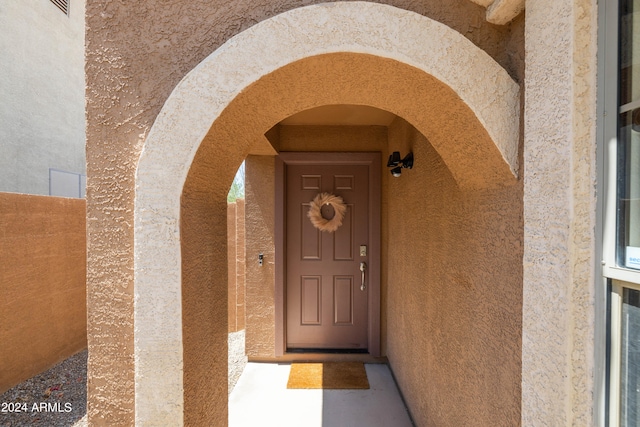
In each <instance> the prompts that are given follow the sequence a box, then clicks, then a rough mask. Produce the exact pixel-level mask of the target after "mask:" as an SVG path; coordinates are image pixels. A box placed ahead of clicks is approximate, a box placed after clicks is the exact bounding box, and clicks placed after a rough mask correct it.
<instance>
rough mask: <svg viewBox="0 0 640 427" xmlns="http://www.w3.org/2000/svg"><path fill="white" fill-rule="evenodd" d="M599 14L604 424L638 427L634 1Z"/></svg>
mask: <svg viewBox="0 0 640 427" xmlns="http://www.w3.org/2000/svg"><path fill="white" fill-rule="evenodd" d="M604 13H605V15H606V16H607V17H606V19H605V20H603V21H602V22H604V23H605V25H604V27H605V29H604V31H605V32H606V36H605V44H604V49H605V50H606V52H605V53H604V55H601V56H600V60H601V61H605V65H604V77H603V78H602V79H601V80H600V82H601V84H602V85H604V87H605V89H604V103H605V107H604V110H605V118H604V119H603V127H604V132H603V134H604V141H603V143H604V157H605V169H606V171H605V184H604V185H605V188H604V190H605V192H606V196H605V206H604V208H605V212H604V215H603V218H604V220H603V225H604V235H603V274H604V278H605V281H606V284H607V292H606V294H607V301H608V312H609V316H608V327H607V329H608V348H609V352H608V356H607V363H608V381H607V384H608V387H607V395H608V399H607V400H608V405H607V408H606V409H607V410H606V413H607V416H606V417H605V418H606V420H605V424H606V425H608V426H610V427H627V426H640V0H607V1H606V2H605V9H604ZM612 113H613V114H612Z"/></svg>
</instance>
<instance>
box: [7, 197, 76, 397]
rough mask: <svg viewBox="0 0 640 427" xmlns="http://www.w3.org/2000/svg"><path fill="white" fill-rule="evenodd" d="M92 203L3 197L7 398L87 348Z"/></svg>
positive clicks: (57, 199) (46, 198)
mask: <svg viewBox="0 0 640 427" xmlns="http://www.w3.org/2000/svg"><path fill="white" fill-rule="evenodd" d="M85 250H86V237H85V202H84V200H76V199H61V198H54V197H42V196H27V195H20V194H11V193H0V266H2V267H1V268H0V295H2V298H1V299H0V342H1V343H2V351H0V367H1V368H0V394H1V393H3V392H4V391H6V390H7V389H9V388H11V387H13V386H14V385H16V384H18V383H20V382H21V381H23V380H25V379H27V378H30V377H32V376H34V375H36V374H39V373H40V372H42V371H44V370H46V369H48V368H50V367H51V366H53V365H55V364H56V363H58V362H60V361H62V360H64V359H66V358H67V357H69V356H71V355H73V354H75V353H76V352H78V351H80V350H82V349H84V348H86V346H87V332H86V326H87V320H86V286H85V277H86V274H85V273H86V257H85V254H86V252H85Z"/></svg>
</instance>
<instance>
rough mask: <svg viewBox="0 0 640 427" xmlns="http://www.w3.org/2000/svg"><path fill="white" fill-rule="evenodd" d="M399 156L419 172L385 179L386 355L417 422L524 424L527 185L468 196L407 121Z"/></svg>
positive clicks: (396, 142) (397, 143)
mask: <svg viewBox="0 0 640 427" xmlns="http://www.w3.org/2000/svg"><path fill="white" fill-rule="evenodd" d="M396 150H397V151H400V152H401V153H405V152H407V151H413V153H414V156H415V166H414V168H413V169H412V170H408V171H403V173H402V176H401V177H399V178H393V177H391V176H390V175H389V174H386V175H385V179H386V180H387V187H388V190H387V192H388V199H387V203H386V204H385V206H386V209H387V214H386V215H385V217H386V222H387V227H388V230H389V234H388V238H386V239H383V241H384V242H386V246H387V251H386V252H387V254H388V261H387V266H386V273H387V277H386V298H385V299H386V301H387V308H386V313H387V314H386V315H387V356H388V358H389V362H390V365H391V368H392V369H393V372H394V374H395V376H396V378H397V381H398V385H399V387H400V390H401V391H402V394H403V396H404V398H405V400H406V402H407V405H408V407H409V410H410V411H411V413H412V416H413V419H414V420H415V421H416V424H417V425H418V426H505V427H506V426H517V425H520V379H521V371H520V369H521V365H520V350H521V325H522V320H521V319H522V288H521V283H522V250H523V245H522V182H521V181H519V182H517V183H514V184H513V185H511V186H505V187H501V188H495V189H488V190H485V191H465V190H462V189H461V188H460V187H458V186H457V185H456V183H455V180H454V179H453V176H452V175H451V173H450V171H449V170H448V168H447V167H446V166H445V165H444V163H443V161H442V159H441V158H440V156H438V154H437V152H435V150H434V149H433V147H432V146H431V145H430V144H429V141H428V140H427V139H425V137H424V136H422V135H420V134H419V133H417V132H416V131H415V129H412V128H411V127H410V126H409V125H407V124H406V122H404V121H403V120H402V119H396V120H395V121H394V122H393V123H392V125H391V126H390V127H389V151H396ZM452 402H455V404H452ZM528 425H536V424H535V423H533V424H528Z"/></svg>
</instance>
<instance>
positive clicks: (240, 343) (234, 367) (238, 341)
mask: <svg viewBox="0 0 640 427" xmlns="http://www.w3.org/2000/svg"><path fill="white" fill-rule="evenodd" d="M246 365H247V356H245V355H244V330H242V331H239V332H232V333H230V334H229V394H231V391H233V388H234V387H235V386H236V383H237V382H238V378H240V374H242V371H244V367H245V366H246Z"/></svg>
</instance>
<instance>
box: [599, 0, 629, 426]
mask: <svg viewBox="0 0 640 427" xmlns="http://www.w3.org/2000/svg"><path fill="white" fill-rule="evenodd" d="M618 6H619V0H605V1H602V2H599V5H598V7H599V10H598V24H599V28H600V30H599V35H598V45H599V46H598V52H600V53H599V55H598V76H599V78H598V87H599V89H598V129H599V131H598V157H599V161H598V166H599V172H598V188H597V191H598V194H599V195H601V197H599V198H598V204H599V208H598V212H597V214H598V224H599V227H598V229H599V230H601V233H602V234H601V241H602V246H601V248H598V249H601V254H600V256H601V259H602V263H601V266H600V268H599V270H600V271H599V272H598V274H597V276H596V277H601V278H602V280H600V281H599V283H598V284H597V286H596V295H595V296H596V332H595V335H596V336H595V341H596V342H595V348H596V353H595V358H596V366H597V370H596V373H595V375H596V378H595V381H596V392H595V396H594V399H595V405H594V411H595V416H596V418H595V419H596V420H597V422H598V425H601V426H609V427H618V426H619V423H620V357H621V339H620V338H621V335H620V332H621V327H622V323H621V322H622V295H623V289H624V288H630V289H636V290H640V271H638V270H633V269H630V268H625V267H624V266H619V265H617V264H616V251H617V245H616V234H617V230H616V227H617V212H616V210H617V200H616V199H617V187H616V186H617V148H618V147H617V143H618V139H617V135H618V115H619V113H620V111H619V108H618V84H619V83H618V59H619V58H618V25H619V23H618ZM635 104H640V100H634V101H632V102H631V103H629V104H627V105H626V107H630V106H635ZM608 283H610V284H611V288H610V289H611V291H610V292H609V288H608V286H607V285H608ZM608 298H609V299H610V300H609V308H610V313H609V324H608V325H607V299H608ZM608 328H609V330H607V329H608ZM607 339H609V345H610V347H609V349H610V350H609V354H608V355H607V354H606V343H607ZM607 377H608V382H609V387H608V395H607V390H606V384H607ZM607 397H608V399H607ZM607 400H608V401H607ZM607 411H608V416H607Z"/></svg>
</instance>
